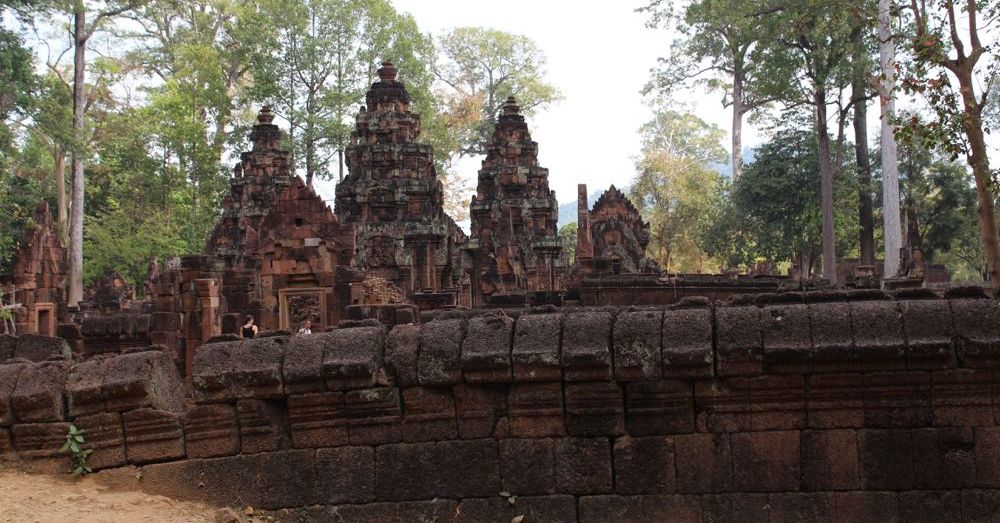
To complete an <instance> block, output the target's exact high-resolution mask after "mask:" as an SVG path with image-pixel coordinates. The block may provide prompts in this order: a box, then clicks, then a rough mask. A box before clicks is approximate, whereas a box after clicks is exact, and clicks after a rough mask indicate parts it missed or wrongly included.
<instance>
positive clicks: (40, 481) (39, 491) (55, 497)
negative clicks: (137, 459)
mask: <svg viewBox="0 0 1000 523" xmlns="http://www.w3.org/2000/svg"><path fill="white" fill-rule="evenodd" d="M240 519H242V518H239V519H236V521H239V520H240ZM228 521H233V519H232V518H230V517H227V514H226V513H224V512H222V511H220V510H219V509H216V508H211V507H207V506H205V505H200V504H197V503H188V502H182V501H175V500H172V499H170V498H165V497H163V496H151V495H149V494H145V493H143V492H139V491H133V490H118V489H113V488H111V487H109V486H108V485H106V484H104V483H102V482H100V481H98V480H97V479H95V478H93V477H85V478H74V477H73V476H70V475H66V476H46V475H38V474H27V473H24V472H22V471H20V470H18V468H17V467H16V466H14V465H11V464H9V463H8V464H4V463H0V523H7V522H11V523H35V522H37V523H109V522H116V523H119V522H120V523H148V522H157V523H221V522H228Z"/></svg>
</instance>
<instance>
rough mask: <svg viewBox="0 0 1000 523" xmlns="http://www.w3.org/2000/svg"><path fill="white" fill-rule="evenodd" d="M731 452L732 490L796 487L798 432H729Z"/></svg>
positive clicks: (798, 473)
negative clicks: (731, 435)
mask: <svg viewBox="0 0 1000 523" xmlns="http://www.w3.org/2000/svg"><path fill="white" fill-rule="evenodd" d="M732 451H733V472H734V476H735V478H734V479H735V487H736V490H738V491H742V492H747V491H749V492H788V491H796V490H799V483H800V480H799V478H800V477H801V474H800V470H799V463H800V461H799V460H800V454H799V432H798V431H776V432H744V433H737V434H733V439H732Z"/></svg>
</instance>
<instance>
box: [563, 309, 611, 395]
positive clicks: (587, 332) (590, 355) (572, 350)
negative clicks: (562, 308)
mask: <svg viewBox="0 0 1000 523" xmlns="http://www.w3.org/2000/svg"><path fill="white" fill-rule="evenodd" d="M610 343H611V313H609V312H604V311H594V312H574V313H570V314H566V315H565V317H564V320H563V336H562V352H561V354H560V358H561V360H562V366H563V376H564V377H565V379H566V381H600V380H609V379H611V376H612V366H611V365H612V363H611V350H610Z"/></svg>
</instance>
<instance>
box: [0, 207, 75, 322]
mask: <svg viewBox="0 0 1000 523" xmlns="http://www.w3.org/2000/svg"><path fill="white" fill-rule="evenodd" d="M32 219H33V221H34V228H33V229H31V230H30V231H29V232H28V236H27V238H25V240H24V241H23V242H22V243H21V247H20V248H19V249H18V251H17V255H16V257H15V258H14V259H15V261H14V267H13V269H12V270H11V273H10V274H8V275H2V276H0V290H2V291H3V294H4V296H5V300H4V303H6V304H11V303H12V302H13V303H17V304H20V307H19V308H16V309H13V314H14V318H13V322H14V326H15V329H16V331H17V332H19V333H40V334H45V335H48V336H54V335H55V334H56V325H57V318H64V317H65V316H66V296H65V292H64V291H63V281H64V280H65V279H66V261H65V260H66V248H65V247H64V246H63V243H62V240H61V239H60V238H59V233H58V232H57V231H56V227H55V223H54V222H53V220H52V213H51V212H49V204H48V203H46V202H44V201H43V202H42V203H40V204H38V208H37V209H35V214H34V216H33V217H32ZM11 300H12V301H11ZM0 332H3V329H2V328H0Z"/></svg>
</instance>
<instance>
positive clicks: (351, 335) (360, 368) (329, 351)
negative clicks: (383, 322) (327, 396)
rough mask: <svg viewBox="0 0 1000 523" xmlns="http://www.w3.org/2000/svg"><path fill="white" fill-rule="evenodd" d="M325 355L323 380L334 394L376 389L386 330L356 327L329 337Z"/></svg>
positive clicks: (336, 331) (341, 330)
mask: <svg viewBox="0 0 1000 523" xmlns="http://www.w3.org/2000/svg"><path fill="white" fill-rule="evenodd" d="M329 334H330V337H329V338H328V339H327V344H326V348H325V350H324V352H323V376H324V377H325V378H326V386H327V388H328V389H330V390H347V389H360V388H365V387H371V386H373V385H375V382H376V375H377V374H378V371H379V369H380V368H381V367H382V357H383V351H384V347H385V337H386V332H385V328H384V327H382V326H378V327H356V328H352V329H336V330H334V331H332V332H330V333H329Z"/></svg>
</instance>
